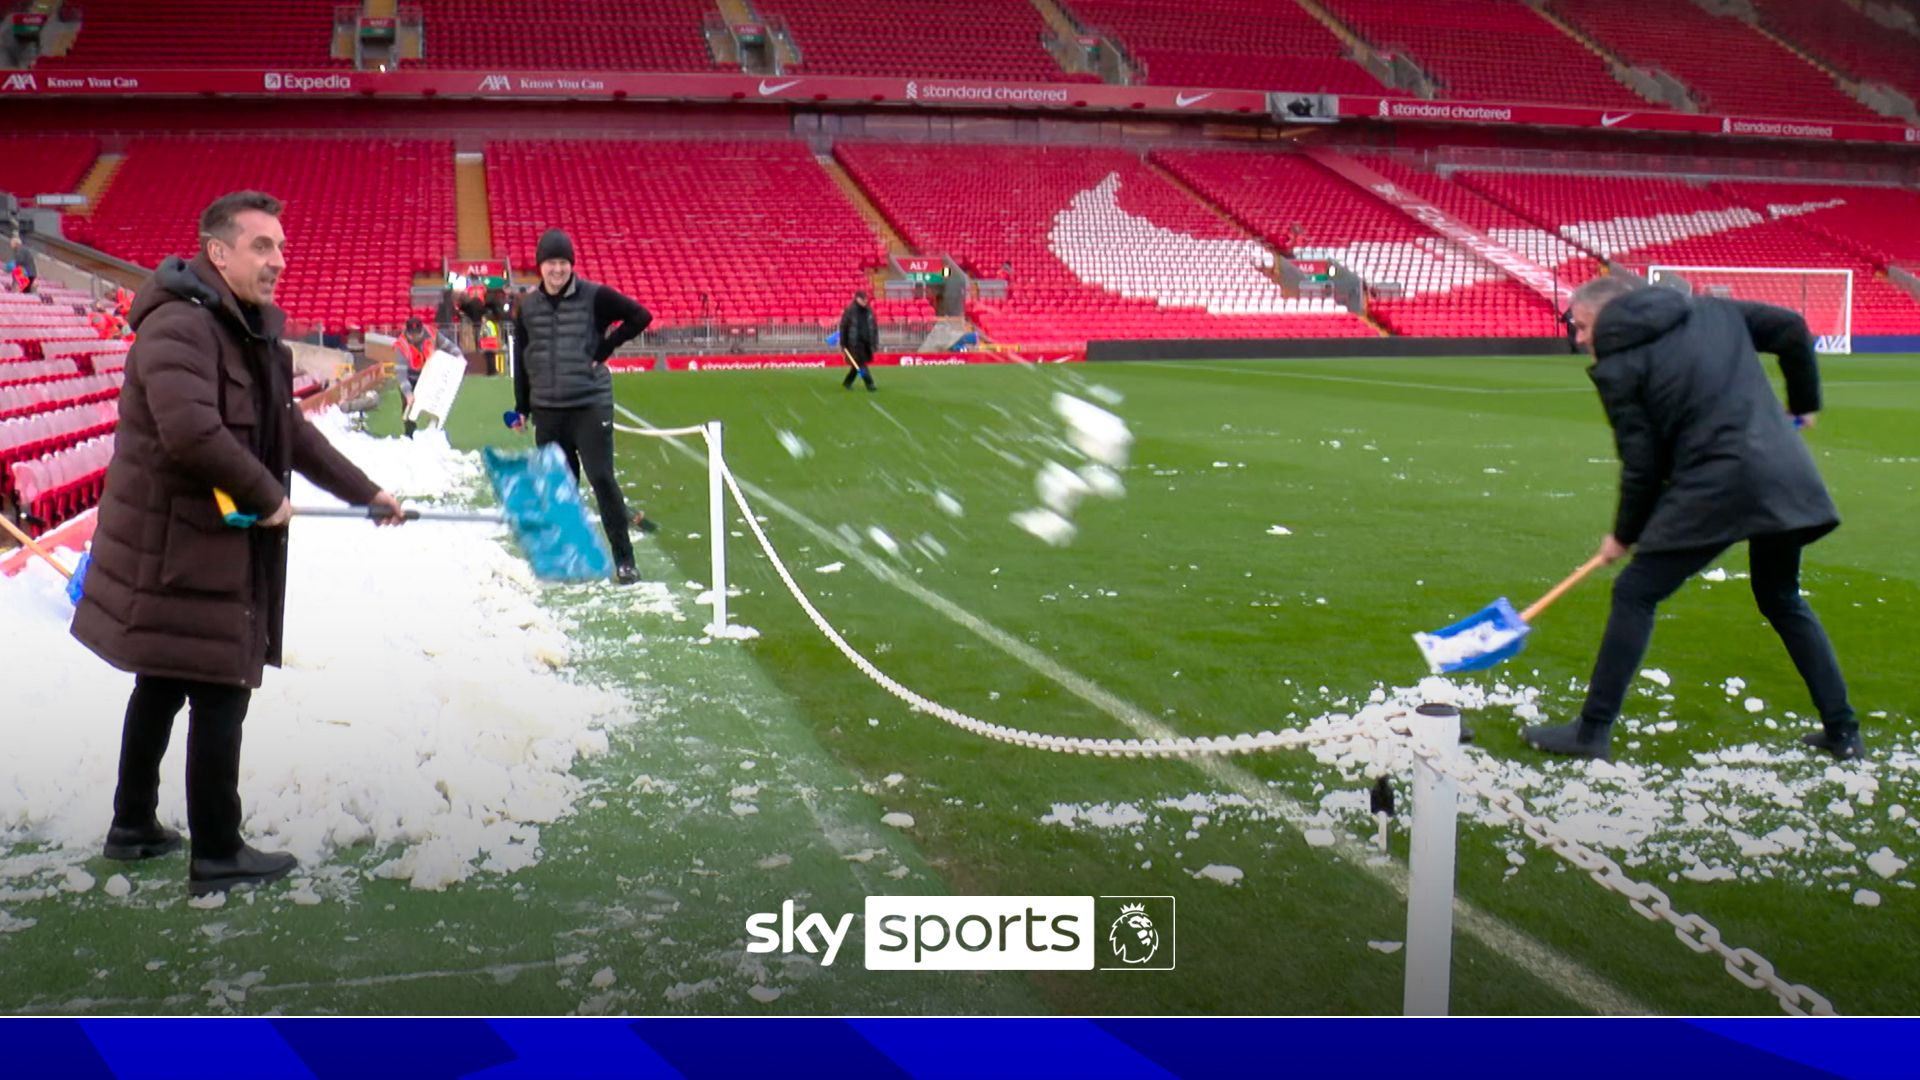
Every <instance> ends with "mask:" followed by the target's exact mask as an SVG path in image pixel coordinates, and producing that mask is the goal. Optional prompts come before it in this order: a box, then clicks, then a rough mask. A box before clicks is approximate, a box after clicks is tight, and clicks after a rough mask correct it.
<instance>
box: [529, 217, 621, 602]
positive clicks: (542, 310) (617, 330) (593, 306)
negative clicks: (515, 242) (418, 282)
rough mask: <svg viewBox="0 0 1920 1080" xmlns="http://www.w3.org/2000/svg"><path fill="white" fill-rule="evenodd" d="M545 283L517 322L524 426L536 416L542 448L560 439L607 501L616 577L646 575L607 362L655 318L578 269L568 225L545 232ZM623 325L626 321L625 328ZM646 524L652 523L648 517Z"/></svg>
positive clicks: (597, 495) (541, 252)
mask: <svg viewBox="0 0 1920 1080" xmlns="http://www.w3.org/2000/svg"><path fill="white" fill-rule="evenodd" d="M535 258H536V259H537V261H538V262H539V264H540V287H539V288H538V289H535V290H534V291H533V292H531V293H529V294H528V295H527V297H526V299H524V300H523V301H521V303H520V308H519V312H518V313H517V314H516V315H515V316H514V320H513V347H514V356H515V357H516V358H517V362H516V363H515V364H514V369H513V408H514V412H515V413H517V414H518V415H519V417H520V419H519V420H517V422H516V423H515V427H516V429H517V428H519V427H523V426H524V425H525V424H526V419H525V418H526V417H528V416H531V417H532V418H533V439H534V442H535V443H537V444H538V445H541V446H545V445H547V444H548V443H558V444H560V448H561V449H562V450H563V451H565V452H566V455H567V464H568V466H570V467H571V468H572V469H573V475H574V478H575V479H576V480H577V479H579V477H580V474H581V472H582V471H584V472H585V473H586V478H587V482H588V483H589V484H591V485H592V486H593V496H594V499H595V500H596V501H597V502H598V503H599V504H600V522H601V524H602V525H604V526H605V527H606V530H607V543H608V544H609V545H610V546H611V547H612V548H613V563H614V579H615V580H617V581H619V582H620V583H621V584H622V585H630V584H632V583H633V582H636V581H638V580H640V575H639V572H638V571H636V570H635V569H634V566H633V540H632V538H631V537H629V536H628V535H627V530H628V524H627V500H626V497H625V496H624V495H622V494H621V492H620V483H619V480H618V479H617V478H616V477H615V476H614V472H613V376H612V375H611V374H610V373H609V372H608V370H607V359H608V358H609V357H611V356H612V355H613V353H614V350H616V349H618V348H619V347H620V346H622V345H624V344H626V343H627V342H629V341H632V340H633V339H634V338H636V337H638V336H640V332H641V331H642V330H645V329H646V328H647V324H648V323H651V322H652V321H653V316H652V315H649V314H648V313H647V309H646V308H643V307H641V306H640V305H639V304H638V303H636V302H634V300H632V299H631V298H630V297H626V296H623V295H621V294H620V293H619V292H617V291H615V290H613V289H610V288H608V287H607V286H605V285H600V284H596V283H595V282H591V281H587V280H586V279H584V278H581V277H578V276H576V275H575V274H574V272H573V239H572V238H571V237H569V236H568V235H567V234H566V233H565V232H563V231H561V230H560V229H548V230H547V231H546V233H545V234H544V235H542V236H541V237H540V244H539V246H538V248H537V249H536V253H535ZM615 324H618V325H617V327H616V325H615ZM640 527H641V528H642V529H646V528H647V522H646V518H645V515H644V514H643V515H641V525H640Z"/></svg>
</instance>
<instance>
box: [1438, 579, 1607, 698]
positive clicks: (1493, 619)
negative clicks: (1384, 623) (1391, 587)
mask: <svg viewBox="0 0 1920 1080" xmlns="http://www.w3.org/2000/svg"><path fill="white" fill-rule="evenodd" d="M1603 565H1605V563H1604V561H1603V560H1602V559H1601V558H1600V557H1599V556H1598V555H1596V556H1594V557H1593V558H1591V559H1588V560H1587V561H1586V562H1584V563H1582V564H1580V569H1578V570H1575V571H1574V572H1573V573H1571V574H1568V575H1567V577H1566V580H1565V581H1562V582H1561V583H1560V584H1558V585H1555V586H1554V587H1553V588H1552V589H1549V590H1548V591H1547V595H1545V596H1543V597H1541V598H1540V599H1538V600H1535V601H1534V602H1533V604H1532V605H1531V606H1529V607H1528V608H1527V609H1526V610H1525V611H1515V610H1513V604H1512V603H1510V602H1509V601H1508V600H1507V598H1506V597H1504V596H1503V597H1501V598H1500V599H1498V600H1495V601H1494V602H1493V603H1491V604H1488V605H1487V606H1486V607H1483V608H1481V609H1480V610H1479V611H1476V612H1474V613H1473V614H1471V615H1469V616H1467V617H1466V618H1464V619H1461V620H1460V621H1459V622H1457V623H1454V624H1453V625H1452V626H1447V627H1442V628H1441V629H1439V630H1435V631H1434V632H1433V633H1431V634H1418V633H1416V634H1414V635H1413V643H1414V644H1415V645H1418V646H1419V647H1420V655H1421V656H1422V657H1424V658H1425V659H1426V661H1427V667H1428V668H1429V669H1430V670H1431V671H1432V672H1433V673H1434V674H1435V675H1449V674H1452V673H1454V672H1456V671H1484V670H1486V669H1487V668H1490V667H1493V666H1494V665H1495V664H1500V663H1504V662H1506V661H1508V660H1511V659H1513V658H1514V657H1515V656H1517V655H1519V652H1520V650H1521V649H1523V648H1525V647H1526V644H1527V635H1528V634H1530V633H1532V632H1533V625H1532V623H1533V620H1534V619H1535V618H1537V617H1538V616H1539V614H1540V613H1541V612H1543V611H1545V610H1547V606H1548V605H1549V604H1552V603H1553V602H1554V601H1555V600H1558V599H1560V598H1561V597H1562V596H1564V595H1566V592H1567V590H1569V589H1571V588H1573V587H1574V586H1575V585H1578V584H1580V579H1582V578H1584V577H1586V576H1587V575H1588V574H1591V573H1593V572H1594V571H1595V570H1598V569H1599V568H1600V567H1601V566H1603Z"/></svg>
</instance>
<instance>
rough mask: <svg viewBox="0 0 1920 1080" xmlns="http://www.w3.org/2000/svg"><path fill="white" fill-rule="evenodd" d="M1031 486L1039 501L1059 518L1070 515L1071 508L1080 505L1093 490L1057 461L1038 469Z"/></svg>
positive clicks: (1075, 473) (1077, 474) (1077, 475)
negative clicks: (1037, 494)
mask: <svg viewBox="0 0 1920 1080" xmlns="http://www.w3.org/2000/svg"><path fill="white" fill-rule="evenodd" d="M1033 486H1034V488H1035V490H1037V491H1038V492H1039V494H1040V501H1041V502H1042V503H1045V504H1046V506H1047V507H1048V509H1051V510H1052V511H1054V512H1055V513H1057V514H1059V515H1060V516H1061V517H1066V516H1069V515H1071V514H1072V513H1073V508H1074V507H1076V506H1079V505H1080V500H1081V499H1083V498H1085V497H1086V496H1087V494H1088V493H1089V492H1090V491H1092V490H1093V489H1092V488H1090V487H1089V486H1088V485H1087V482H1086V481H1085V480H1082V479H1081V478H1080V474H1079V473H1077V472H1074V471H1073V470H1072V469H1069V468H1067V467H1066V466H1065V465H1062V464H1060V463H1059V462H1057V461H1049V462H1047V463H1046V464H1045V465H1042V466H1041V467H1040V473H1039V475H1037V476H1035V477H1034V478H1033Z"/></svg>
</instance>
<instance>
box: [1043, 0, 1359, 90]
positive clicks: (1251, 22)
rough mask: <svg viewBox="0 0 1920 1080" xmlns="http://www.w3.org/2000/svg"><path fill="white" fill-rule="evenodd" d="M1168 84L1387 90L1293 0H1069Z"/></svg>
mask: <svg viewBox="0 0 1920 1080" xmlns="http://www.w3.org/2000/svg"><path fill="white" fill-rule="evenodd" d="M1064 6H1065V7H1067V8H1069V9H1070V10H1071V11H1072V12H1073V13H1074V15H1075V16H1077V18H1078V20H1079V22H1080V23H1081V24H1082V25H1085V26H1087V27H1089V28H1091V29H1093V30H1097V31H1098V32H1100V33H1103V34H1106V35H1109V36H1111V37H1113V38H1115V39H1118V40H1119V41H1120V42H1122V43H1123V44H1124V45H1125V47H1126V49H1127V52H1128V55H1130V56H1131V57H1132V58H1133V59H1134V60H1135V61H1136V62H1138V64H1139V65H1140V67H1141V68H1142V69H1143V73H1144V75H1145V76H1146V78H1145V81H1146V82H1149V83H1156V84H1159V85H1162V86H1219V87H1227V88H1245V89H1250V90H1290V91H1313V92H1327V93H1352V94H1367V93H1375V94H1377V93H1380V92H1381V90H1382V87H1381V85H1380V83H1379V82H1378V81H1377V80H1375V79H1374V78H1373V76H1371V75H1369V74H1367V71H1366V69H1364V68H1362V67H1361V66H1360V65H1358V64H1356V63H1354V62H1353V61H1352V60H1349V59H1347V57H1346V55H1345V51H1344V46H1343V45H1342V44H1341V42H1340V39H1339V38H1337V37H1335V36H1334V35H1333V32H1332V31H1330V30H1328V29H1327V28H1326V27H1325V26H1323V25H1321V24H1320V22H1319V21H1318V20H1316V19H1314V18H1313V16H1311V15H1309V14H1307V12H1306V10H1305V9H1303V8H1301V7H1300V6H1299V5H1298V4H1295V3H1293V2H1292V0H1280V2H1276V0H1214V2H1211V3H1206V4H1193V3H1188V2H1186V0H1067V2H1066V4H1065V5H1064Z"/></svg>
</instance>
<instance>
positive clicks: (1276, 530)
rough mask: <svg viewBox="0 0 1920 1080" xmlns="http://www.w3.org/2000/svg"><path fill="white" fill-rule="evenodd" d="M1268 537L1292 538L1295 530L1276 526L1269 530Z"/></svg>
mask: <svg viewBox="0 0 1920 1080" xmlns="http://www.w3.org/2000/svg"><path fill="white" fill-rule="evenodd" d="M1267 535H1268V536H1292V535H1293V530H1292V529H1289V528H1287V527H1286V526H1285V525H1275V526H1273V527H1272V528H1270V529H1268V530H1267Z"/></svg>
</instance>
